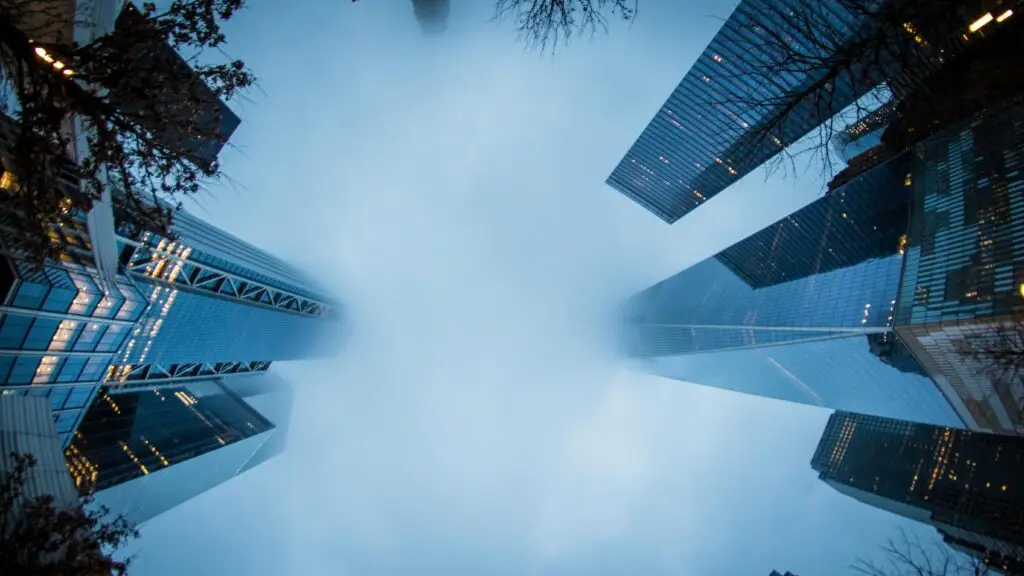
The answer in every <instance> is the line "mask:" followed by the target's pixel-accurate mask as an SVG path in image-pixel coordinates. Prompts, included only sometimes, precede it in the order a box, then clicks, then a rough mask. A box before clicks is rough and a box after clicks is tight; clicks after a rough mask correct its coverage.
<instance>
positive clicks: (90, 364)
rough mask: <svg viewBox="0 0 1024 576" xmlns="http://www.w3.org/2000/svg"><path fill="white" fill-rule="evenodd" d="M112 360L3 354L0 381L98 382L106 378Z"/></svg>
mask: <svg viewBox="0 0 1024 576" xmlns="http://www.w3.org/2000/svg"><path fill="white" fill-rule="evenodd" d="M110 360H111V357H110V356H94V357H91V358H90V357H86V356H0V384H5V385H8V386H24V385H27V384H47V383H51V382H57V383H69V382H96V381H99V380H101V379H102V378H103V376H104V374H105V373H106V370H107V366H109V365H110Z"/></svg>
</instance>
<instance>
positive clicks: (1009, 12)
mask: <svg viewBox="0 0 1024 576" xmlns="http://www.w3.org/2000/svg"><path fill="white" fill-rule="evenodd" d="M1010 16H1013V10H1007V11H1006V12H1003V13H1002V14H1000V15H999V16H996V22H1002V21H1003V20H1006V19H1007V18H1009V17H1010Z"/></svg>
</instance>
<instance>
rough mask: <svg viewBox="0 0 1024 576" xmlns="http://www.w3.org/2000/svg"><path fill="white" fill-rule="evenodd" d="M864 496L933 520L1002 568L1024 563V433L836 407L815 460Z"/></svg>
mask: <svg viewBox="0 0 1024 576" xmlns="http://www.w3.org/2000/svg"><path fill="white" fill-rule="evenodd" d="M811 467H812V468H813V469H814V470H815V471H817V472H818V473H819V478H820V479H821V480H822V481H824V482H825V483H827V484H828V485H829V486H832V487H833V488H835V489H836V490H837V491H839V492H840V493H842V494H845V495H847V496H850V497H852V498H856V499H857V500H860V501H861V502H864V503H866V504H869V505H871V506H875V507H878V508H881V509H884V510H887V511H889V512H892V513H894V514H899V515H901V516H904V517H906V518H910V519H912V520H916V521H919V522H923V523H926V524H929V525H932V526H935V527H936V528H938V529H939V530H940V532H941V533H942V534H943V536H944V539H945V540H946V541H947V542H949V543H951V544H956V545H957V547H958V549H961V550H964V551H966V552H968V553H970V554H972V555H976V556H978V557H981V558H983V559H985V560H986V561H987V562H990V563H991V564H993V565H994V566H995V567H997V568H1004V567H1006V568H1008V567H1011V566H1013V567H1016V568H1019V567H1020V565H1021V562H1022V561H1024V439H1022V438H1019V437H1012V436H1006V435H995V434H986V433H980V432H972V431H968V430H962V429H955V428H946V427H941V426H930V425H925V424H918V423H913V422H907V421H905V420H895V419H891V418H879V417H875V416H868V415H864V414H851V413H846V412H836V413H835V414H833V415H832V416H831V417H830V418H829V421H828V424H827V425H826V427H825V431H824V433H823V434H822V436H821V440H820V441H819V443H818V447H817V449H816V450H815V452H814V456H813V457H812V459H811Z"/></svg>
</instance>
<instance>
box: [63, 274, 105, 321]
mask: <svg viewBox="0 0 1024 576" xmlns="http://www.w3.org/2000/svg"><path fill="white" fill-rule="evenodd" d="M70 276H71V281H72V282H74V283H75V287H76V288H78V294H77V295H75V298H74V299H73V300H72V301H71V308H70V309H69V310H68V312H69V313H71V314H82V315H83V316H89V315H90V314H91V313H92V310H93V308H94V307H95V306H96V303H97V302H99V299H100V295H99V289H98V288H96V284H95V283H94V282H93V281H92V279H91V278H89V277H88V276H84V275H82V274H71V275H70Z"/></svg>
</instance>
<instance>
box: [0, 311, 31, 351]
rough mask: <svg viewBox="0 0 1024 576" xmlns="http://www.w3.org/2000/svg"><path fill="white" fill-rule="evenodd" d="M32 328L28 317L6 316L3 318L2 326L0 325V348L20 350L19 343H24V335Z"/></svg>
mask: <svg viewBox="0 0 1024 576" xmlns="http://www.w3.org/2000/svg"><path fill="white" fill-rule="evenodd" d="M31 326H32V318H31V317H30V316H16V315H11V314H7V315H5V316H4V317H3V325H0V348H5V349H8V350H19V349H21V343H22V342H24V341H25V335H26V334H28V329H29V328H30V327H31Z"/></svg>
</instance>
